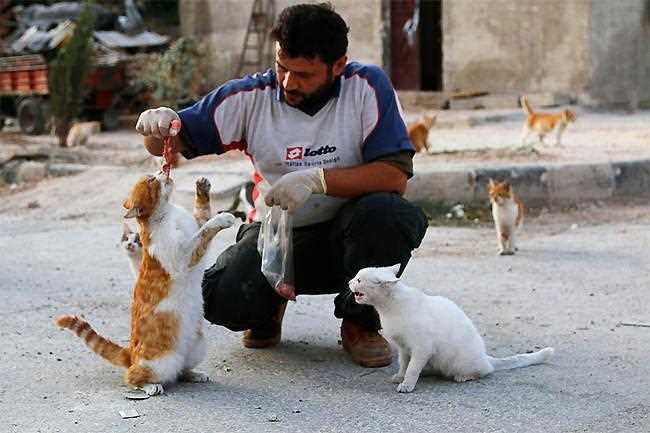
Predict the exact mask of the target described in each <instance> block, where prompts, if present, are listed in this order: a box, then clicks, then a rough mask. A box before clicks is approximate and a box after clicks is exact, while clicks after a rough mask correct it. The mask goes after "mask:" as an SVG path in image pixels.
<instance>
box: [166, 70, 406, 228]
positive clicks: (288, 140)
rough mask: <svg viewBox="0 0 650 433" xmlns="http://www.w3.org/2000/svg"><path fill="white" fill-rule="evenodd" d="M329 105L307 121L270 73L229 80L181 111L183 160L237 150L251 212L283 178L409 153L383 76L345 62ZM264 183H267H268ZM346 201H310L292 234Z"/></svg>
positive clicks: (318, 197)
mask: <svg viewBox="0 0 650 433" xmlns="http://www.w3.org/2000/svg"><path fill="white" fill-rule="evenodd" d="M334 86H335V87H334V89H333V96H332V98H330V99H329V101H327V103H325V105H324V106H323V107H322V108H320V110H319V111H317V112H316V113H314V114H313V115H309V114H307V113H305V112H303V111H301V110H299V109H297V108H294V107H292V106H290V105H288V104H287V103H286V102H285V101H284V99H283V97H282V91H281V87H280V86H279V85H278V82H277V78H276V75H275V73H274V71H273V70H268V71H267V72H265V73H264V74H255V75H252V76H248V77H245V78H242V79H236V80H231V81H229V82H227V83H225V84H224V85H222V86H220V87H218V88H217V89H215V90H213V91H212V92H210V93H209V94H208V95H206V96H205V97H204V98H203V99H201V100H200V101H199V102H197V103H196V104H194V105H193V106H191V107H189V108H186V109H184V110H181V111H180V112H179V116H180V118H181V122H182V131H183V137H184V138H185V141H186V143H185V144H186V148H187V151H186V152H184V155H185V156H186V157H190V158H191V157H194V156H199V155H206V154H211V153H217V154H219V153H222V152H226V151H229V150H234V149H238V150H241V151H243V152H245V153H246V154H247V155H248V156H249V157H250V158H251V161H252V162H253V165H254V168H255V172H254V175H253V179H254V182H255V184H256V188H255V190H254V192H253V197H254V200H255V207H256V210H257V211H256V212H255V213H254V215H252V216H251V217H252V219H253V220H261V219H262V218H263V216H264V214H265V212H266V207H265V206H263V201H264V192H265V191H266V187H268V184H270V185H273V183H274V182H275V181H277V180H278V179H279V178H280V177H281V176H282V175H284V174H286V173H289V172H291V171H296V170H302V169H305V168H310V167H322V168H325V169H327V168H338V167H353V166H357V165H360V164H364V163H368V162H371V161H374V160H376V159H378V158H381V157H384V156H386V155H391V154H396V153H399V152H403V151H411V152H412V151H413V145H412V144H411V142H410V141H409V138H408V134H407V131H406V126H405V124H404V120H403V118H402V114H401V109H400V106H399V102H398V100H397V95H396V94H395V91H394V89H393V87H392V85H391V83H390V80H389V79H388V77H387V76H386V74H385V73H384V71H383V70H382V69H381V68H379V67H377V66H371V65H362V64H359V63H356V62H351V63H348V64H347V65H346V67H345V69H344V71H343V73H342V74H341V76H340V77H339V78H338V79H337V80H336V81H335V83H334ZM267 183H268V184H267ZM345 202H346V199H343V198H337V197H331V196H328V195H324V194H314V195H312V196H311V197H310V198H309V200H308V201H307V203H305V205H304V206H303V207H301V208H300V209H298V210H296V211H295V213H294V218H293V221H294V225H295V226H296V227H300V226H304V225H309V224H315V223H319V222H323V221H327V220H329V219H331V218H333V217H334V215H335V214H336V212H337V211H338V210H339V208H340V207H341V206H342V205H343V203H345Z"/></svg>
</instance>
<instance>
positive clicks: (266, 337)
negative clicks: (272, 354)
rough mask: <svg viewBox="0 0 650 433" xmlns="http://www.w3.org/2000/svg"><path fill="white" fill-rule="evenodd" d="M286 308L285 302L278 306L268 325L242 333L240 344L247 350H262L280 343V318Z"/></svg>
mask: <svg viewBox="0 0 650 433" xmlns="http://www.w3.org/2000/svg"><path fill="white" fill-rule="evenodd" d="M286 308H287V303H286V301H285V302H283V303H282V304H280V305H279V306H278V311H277V312H276V313H275V314H274V315H273V317H272V318H271V320H270V321H269V322H268V323H265V324H263V325H260V326H257V327H255V328H251V329H248V330H246V331H244V338H243V339H242V342H243V343H244V347H247V348H249V349H264V348H265V347H272V346H275V345H277V344H278V343H279V342H280V338H281V337H282V318H283V317H284V310H286Z"/></svg>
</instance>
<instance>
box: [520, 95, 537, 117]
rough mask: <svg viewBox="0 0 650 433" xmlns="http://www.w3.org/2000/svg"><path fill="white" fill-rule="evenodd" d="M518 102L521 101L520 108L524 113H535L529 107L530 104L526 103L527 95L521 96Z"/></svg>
mask: <svg viewBox="0 0 650 433" xmlns="http://www.w3.org/2000/svg"><path fill="white" fill-rule="evenodd" d="M519 102H521V109H522V110H524V113H526V114H527V115H529V116H530V115H531V114H534V113H535V112H534V111H533V109H532V108H531V106H530V104H529V103H528V96H526V95H524V96H522V97H521V99H520V100H519Z"/></svg>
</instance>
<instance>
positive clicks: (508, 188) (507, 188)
mask: <svg viewBox="0 0 650 433" xmlns="http://www.w3.org/2000/svg"><path fill="white" fill-rule="evenodd" d="M511 188H512V187H511V186H510V182H503V189H505V190H506V191H510V189H511Z"/></svg>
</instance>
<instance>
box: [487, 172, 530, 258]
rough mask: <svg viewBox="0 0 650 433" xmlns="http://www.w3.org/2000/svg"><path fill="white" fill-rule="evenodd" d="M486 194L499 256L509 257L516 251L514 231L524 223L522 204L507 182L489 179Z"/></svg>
mask: <svg viewBox="0 0 650 433" xmlns="http://www.w3.org/2000/svg"><path fill="white" fill-rule="evenodd" d="M488 194H489V195H490V202H491V203H492V218H494V226H495V227H496V229H497V240H498V242H499V255H502V256H511V255H513V254H514V253H515V251H516V250H517V247H516V246H515V231H516V230H517V229H518V228H519V227H521V226H522V224H523V223H524V203H523V202H522V201H521V200H520V199H519V198H518V197H517V196H516V195H515V194H514V192H513V191H512V187H511V186H510V183H509V182H495V181H494V180H492V179H490V181H489V183H488Z"/></svg>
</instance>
